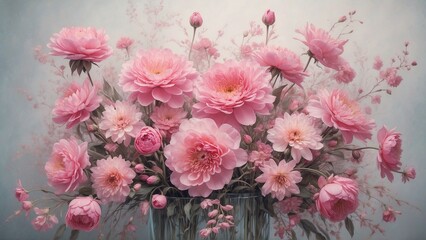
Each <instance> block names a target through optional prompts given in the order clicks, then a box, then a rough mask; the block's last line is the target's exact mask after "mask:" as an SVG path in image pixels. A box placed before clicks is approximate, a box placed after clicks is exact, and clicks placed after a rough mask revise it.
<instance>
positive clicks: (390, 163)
mask: <svg viewBox="0 0 426 240" xmlns="http://www.w3.org/2000/svg"><path fill="white" fill-rule="evenodd" d="M400 136H401V133H399V132H397V131H395V129H392V130H388V129H387V128H386V127H385V126H383V127H382V128H381V129H380V130H379V131H378V132H377V141H378V142H379V154H378V155H377V165H378V167H379V169H380V175H381V177H382V178H384V177H385V176H386V177H387V178H388V179H389V181H391V182H392V181H393V174H392V171H398V170H399V169H400V166H401V153H402V148H401V146H402V140H401V138H400Z"/></svg>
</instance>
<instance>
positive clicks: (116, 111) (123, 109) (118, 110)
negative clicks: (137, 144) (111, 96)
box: [99, 101, 145, 146]
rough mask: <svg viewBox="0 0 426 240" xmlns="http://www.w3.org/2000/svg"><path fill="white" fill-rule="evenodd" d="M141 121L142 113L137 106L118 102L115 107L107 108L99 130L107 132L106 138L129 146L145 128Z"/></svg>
mask: <svg viewBox="0 0 426 240" xmlns="http://www.w3.org/2000/svg"><path fill="white" fill-rule="evenodd" d="M141 119H142V113H141V112H139V110H138V108H137V106H136V105H134V104H131V103H128V102H120V101H117V102H115V104H114V105H110V106H105V111H104V112H103V113H102V120H101V122H100V123H99V128H100V129H101V130H104V131H105V137H107V138H111V140H112V141H114V142H116V143H123V142H124V145H125V146H129V144H130V141H131V139H132V138H135V137H136V136H137V135H138V133H139V132H140V130H141V129H142V127H143V126H145V124H144V123H143V121H142V120H141Z"/></svg>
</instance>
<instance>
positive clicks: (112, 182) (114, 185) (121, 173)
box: [90, 156, 136, 203]
mask: <svg viewBox="0 0 426 240" xmlns="http://www.w3.org/2000/svg"><path fill="white" fill-rule="evenodd" d="M130 165H131V164H130V162H129V161H126V160H124V159H123V158H122V157H121V156H118V157H108V158H107V159H101V160H98V161H96V167H92V168H90V170H91V171H92V182H93V188H94V189H95V192H96V194H97V196H98V198H99V199H101V200H102V202H118V203H122V202H124V200H126V197H127V196H128V195H129V193H130V187H129V185H130V184H131V183H132V182H133V178H134V177H135V176H136V173H135V172H134V171H133V169H131V168H130Z"/></svg>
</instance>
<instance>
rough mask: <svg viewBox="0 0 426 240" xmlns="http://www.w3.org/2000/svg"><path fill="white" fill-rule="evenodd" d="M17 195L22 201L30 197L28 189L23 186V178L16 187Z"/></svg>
mask: <svg viewBox="0 0 426 240" xmlns="http://www.w3.org/2000/svg"><path fill="white" fill-rule="evenodd" d="M15 197H16V199H18V201H20V202H23V201H25V200H27V199H28V198H29V195H28V191H27V190H25V188H24V187H23V186H22V183H21V180H18V187H16V188H15Z"/></svg>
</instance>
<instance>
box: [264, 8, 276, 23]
mask: <svg viewBox="0 0 426 240" xmlns="http://www.w3.org/2000/svg"><path fill="white" fill-rule="evenodd" d="M262 22H263V23H264V24H265V25H266V26H270V25H272V24H274V23H275V13H274V11H271V10H270V9H268V10H267V11H266V12H265V13H264V14H263V16H262Z"/></svg>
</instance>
